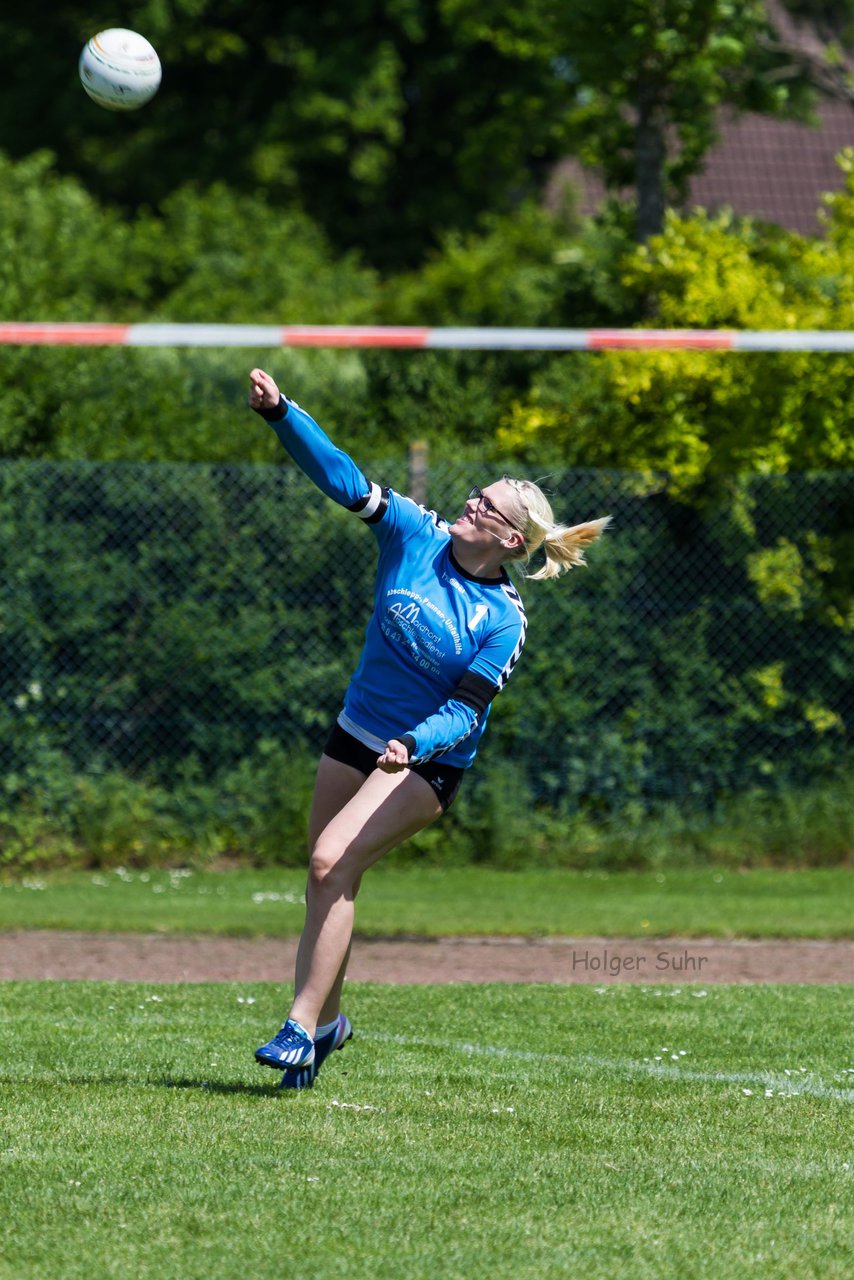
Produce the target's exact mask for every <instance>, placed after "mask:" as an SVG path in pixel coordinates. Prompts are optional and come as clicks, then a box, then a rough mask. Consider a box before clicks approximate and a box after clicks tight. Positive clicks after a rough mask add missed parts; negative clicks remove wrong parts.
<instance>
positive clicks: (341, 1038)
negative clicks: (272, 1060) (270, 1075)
mask: <svg viewBox="0 0 854 1280" xmlns="http://www.w3.org/2000/svg"><path fill="white" fill-rule="evenodd" d="M352 1038H353V1028H352V1027H351V1025H350V1019H349V1018H348V1017H346V1016H345V1015H344V1014H343V1013H339V1015H338V1025H337V1026H336V1027H335V1028H334V1029H333V1030H332V1031H330V1032H329V1033H328V1034H327V1035H325V1036H319V1037H318V1039H317V1040H315V1042H314V1058H313V1059H312V1061H311V1062H310V1063H309V1064H308V1066H307V1067H301V1068H300V1069H299V1070H298V1071H286V1072H285V1074H284V1075H283V1076H282V1079H281V1081H280V1082H279V1088H280V1089H311V1088H312V1087H313V1086H314V1082H315V1080H316V1079H317V1073H318V1071H319V1070H320V1068H321V1067H322V1066H323V1064H324V1062H325V1061H326V1059H327V1058H328V1057H329V1055H330V1053H332V1052H333V1050H335V1049H343V1048H344V1045H345V1044H346V1043H347V1041H348V1040H351V1039H352Z"/></svg>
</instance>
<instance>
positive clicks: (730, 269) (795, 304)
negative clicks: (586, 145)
mask: <svg viewBox="0 0 854 1280" xmlns="http://www.w3.org/2000/svg"><path fill="white" fill-rule="evenodd" d="M841 163H842V167H843V169H844V171H845V174H846V186H845V190H844V191H843V192H841V193H839V194H838V195H836V196H834V197H832V198H831V199H830V200H829V201H828V202H827V203H828V215H827V237H826V238H825V239H823V240H817V239H816V240H812V239H807V238H803V237H800V236H797V235H794V234H791V233H787V232H782V231H780V232H769V231H767V230H766V229H763V228H761V227H759V226H757V225H756V224H753V223H752V222H751V221H750V220H742V221H741V222H735V221H734V220H733V219H732V218H731V217H730V216H727V215H719V216H718V217H715V218H710V217H708V216H706V215H705V214H697V215H696V216H694V217H692V218H687V219H686V218H679V217H677V216H676V215H674V214H668V216H667V220H666V225H665V229H664V232H663V233H662V235H660V236H655V237H653V238H652V239H651V240H650V241H649V243H648V244H647V245H642V246H637V247H636V248H634V249H633V250H632V251H631V253H629V254H627V255H626V256H625V258H624V260H623V262H622V264H621V265H620V267H619V275H620V277H621V280H622V283H623V286H624V288H625V289H626V290H627V292H628V293H629V294H632V293H633V294H634V295H635V296H636V297H637V298H638V299H642V300H643V301H644V302H645V304H646V305H647V307H649V308H650V309H651V310H653V311H654V314H655V316H656V319H657V321H658V322H659V323H660V324H661V325H663V326H664V327H666V328H734V329H740V328H748V329H750V328H755V329H798V328H801V329H838V328H847V327H849V326H850V323H851V316H852V314H854V271H852V263H853V262H854V255H852V242H854V152H849V153H846V154H845V155H844V156H843V157H842V162H841ZM852 423H854V385H852V380H851V369H850V359H849V358H848V357H847V356H845V355H832V354H810V353H804V352H791V353H779V354H777V353H768V354H760V353H750V354H742V355H733V354H720V353H713V352H702V351H659V352H643V353H640V352H630V351H622V352H620V351H615V352H603V353H601V354H598V355H594V356H590V355H587V354H583V355H576V356H573V355H570V356H564V357H561V358H557V359H554V360H552V361H550V362H549V364H548V366H547V367H546V368H544V369H543V371H542V372H541V373H540V374H539V375H538V377H537V378H536V379H535V381H534V384H533V387H532V390H531V392H530V394H529V395H528V396H526V397H523V398H520V399H519V400H518V401H517V403H516V404H515V405H514V408H513V410H512V412H511V414H510V416H509V418H508V419H507V421H506V422H505V425H504V427H503V429H502V430H501V432H500V433H499V441H500V443H501V444H502V445H503V446H504V447H505V448H507V449H513V450H514V451H517V452H522V453H523V454H528V453H530V454H531V455H532V456H536V457H538V458H542V457H543V455H545V456H548V457H553V458H555V459H558V458H559V459H561V460H562V461H563V462H564V463H570V464H572V465H576V466H594V467H628V468H632V469H638V470H649V471H655V472H659V473H662V472H663V473H666V475H667V477H668V480H667V483H668V485H669V487H671V488H673V489H676V490H679V491H680V492H682V493H690V492H691V491H695V490H697V488H698V487H701V486H702V485H703V484H704V483H705V482H706V481H707V480H709V479H710V478H712V477H720V476H729V475H733V474H735V473H749V472H758V473H760V474H782V473H785V472H788V471H809V470H832V469H838V468H852V467H854V435H852V431H851V427H852Z"/></svg>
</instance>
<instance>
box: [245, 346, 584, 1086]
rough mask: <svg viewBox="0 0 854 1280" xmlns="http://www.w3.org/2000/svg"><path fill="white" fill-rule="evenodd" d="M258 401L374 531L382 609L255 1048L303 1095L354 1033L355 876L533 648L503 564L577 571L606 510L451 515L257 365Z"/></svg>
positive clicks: (483, 506) (443, 805)
mask: <svg viewBox="0 0 854 1280" xmlns="http://www.w3.org/2000/svg"><path fill="white" fill-rule="evenodd" d="M249 405H250V407H251V408H252V409H254V410H256V412H258V413H260V414H261V416H262V417H264V418H265V419H266V420H267V421H268V422H269V424H270V426H271V427H272V428H273V430H274V431H275V433H276V435H277V436H278V438H279V440H280V441H281V443H282V444H283V445H284V447H285V449H287V451H288V453H289V454H290V455H291V457H292V458H293V460H294V461H295V462H296V463H297V465H298V466H300V467H301V468H302V470H303V471H304V472H305V473H306V475H308V476H309V477H310V479H311V480H313V481H314V483H315V484H316V485H317V487H318V488H319V489H320V490H321V492H322V493H324V494H326V496H327V497H329V498H332V499H333V501H335V502H337V503H339V504H340V505H341V506H343V507H346V508H347V510H349V511H351V512H352V513H353V515H354V516H355V517H356V518H357V519H360V520H362V521H363V522H364V523H365V524H367V525H368V526H369V528H370V529H371V531H372V532H373V534H374V536H375V538H376V540H377V544H378V551H379V558H378V564H377V575H376V584H375V592H374V611H373V613H372V615H371V618H370V621H369V623H368V627H367V632H366V636H365V644H364V647H363V649H362V654H361V657H360V659H359V664H358V666H357V668H356V671H355V674H354V675H353V678H352V680H351V681H350V685H349V687H348V689H347V692H346V695H345V697H344V704H343V708H342V710H341V713H340V715H339V716H338V720H337V723H336V724H335V725H334V726H333V729H332V732H331V733H330V736H329V740H328V742H327V744H326V747H325V749H324V752H323V755H322V756H321V758H320V764H319V767H318V772H317V780H316V784H315V791H314V798H313V802H312V808H311V816H310V819H309V852H310V860H309V872H308V885H307V889H306V919H305V927H304V929H303V933H302V937H301V939H300V944H299V951H298V955H297V962H296V975H295V983H294V999H293V1003H292V1005H291V1007H290V1010H289V1012H288V1016H287V1018H286V1020H285V1023H284V1025H283V1026H282V1028H281V1030H280V1031H278V1032H277V1033H276V1035H275V1036H274V1037H273V1038H272V1040H270V1041H269V1042H268V1043H267V1044H265V1045H262V1046H261V1047H260V1048H259V1049H258V1050H257V1051H256V1054H255V1057H256V1059H257V1060H258V1062H260V1063H262V1064H264V1065H266V1066H270V1067H275V1068H277V1069H279V1070H283V1071H284V1076H283V1079H282V1086H283V1087H284V1088H288V1089H298V1088H310V1087H311V1086H312V1085H313V1083H314V1080H315V1077H316V1074H317V1071H318V1068H319V1066H320V1064H321V1063H322V1061H323V1060H324V1059H325V1058H326V1057H327V1056H328V1054H329V1053H330V1052H331V1051H332V1050H333V1049H339V1048H341V1047H342V1046H343V1044H344V1043H345V1041H346V1040H348V1039H349V1038H350V1036H351V1034H352V1031H351V1027H350V1023H349V1021H348V1019H347V1018H346V1017H345V1015H344V1014H342V1013H341V1010H340V999H341V988H342V985H343V982H344V975H345V972H346V968H347V961H348V958H349V954H350V941H351V936H352V932H353V919H354V902H355V898H356V894H357V892H358V889H359V885H360V882H361V879H362V875H363V874H364V872H365V871H367V869H368V868H369V867H370V866H372V865H373V864H374V863H375V862H377V861H378V860H379V859H380V858H381V857H382V856H383V855H384V854H386V853H388V852H389V850H391V849H393V848H395V846H396V845H399V844H400V843H401V842H402V841H404V840H407V839H409V838H410V837H411V836H414V835H415V834H416V832H418V831H421V830H422V829H423V828H424V827H426V826H427V825H428V824H429V823H431V822H434V821H435V820H436V819H437V818H438V817H440V816H441V814H442V813H444V812H445V810H447V808H448V807H449V806H450V804H451V803H452V802H453V800H454V797H455V796H456V794H457V792H458V790H459V787H460V784H461V782H462V779H463V777H464V775H465V771H466V769H468V768H469V766H470V765H471V764H472V762H473V761H474V759H475V756H476V754H477V749H478V745H479V743H480V740H481V738H482V736H483V732H484V730H485V728H486V724H487V720H488V718H489V708H490V704H491V702H492V700H493V698H494V697H495V696H496V694H498V693H500V691H501V690H502V689H503V688H504V686H505V684H506V683H507V681H508V680H509V678H510V675H511V674H512V672H513V670H514V668H515V666H516V663H517V662H518V660H519V656H520V654H521V652H522V646H523V644H524V642H525V632H526V627H527V624H526V619H525V610H524V608H523V606H522V601H521V599H520V596H519V593H518V591H517V590H516V588H515V587H514V586H513V584H512V582H511V581H510V578H509V576H508V574H507V570H506V567H505V566H506V565H507V564H510V563H514V562H519V563H520V565H522V566H524V568H525V569H526V570H527V568H528V567H529V565H530V562H531V560H532V558H533V557H534V556H535V555H536V554H538V553H539V554H541V555H542V556H543V564H542V566H541V567H540V568H539V569H537V570H536V571H534V572H526V575H525V576H527V577H529V578H534V579H539V580H541V579H544V578H555V577H557V576H558V575H559V574H561V573H563V572H564V571H565V570H567V569H570V568H572V567H573V566H574V565H579V564H582V563H583V561H584V551H585V549H586V548H587V547H588V546H589V545H590V543H592V542H593V541H595V539H596V538H598V537H599V535H600V533H601V532H602V530H603V529H604V528H605V526H606V525H607V524H608V522H609V518H608V517H606V518H604V519H599V520H591V521H589V522H588V523H585V524H578V525H573V526H569V527H568V526H565V525H560V524H556V523H555V521H554V517H553V515H552V511H551V507H550V506H549V503H548V501H547V499H546V497H545V495H544V494H543V492H542V490H541V489H539V488H538V487H537V486H536V485H535V484H531V483H530V482H528V481H526V480H513V479H510V478H507V477H505V478H504V479H502V480H496V481H494V482H493V483H491V484H489V485H487V486H486V488H484V489H480V488H477V487H475V488H474V489H472V491H471V493H470V495H469V498H468V501H467V502H466V503H465V506H464V508H463V510H462V512H461V513H460V514H459V515H458V516H457V518H456V520H454V522H453V523H451V524H449V523H448V522H446V521H444V520H441V519H439V517H438V516H437V515H436V514H435V512H432V511H427V510H425V509H424V508H423V507H421V506H419V505H418V504H417V503H415V502H413V501H412V500H411V499H410V498H406V497H402V496H401V495H400V494H397V493H395V492H394V491H393V490H391V489H386V488H383V487H381V486H380V485H378V484H375V483H372V482H370V481H369V480H367V479H366V478H365V476H364V475H363V474H362V472H361V471H360V470H359V468H358V467H357V466H356V465H355V463H354V462H353V461H352V460H351V459H350V458H349V457H348V456H347V455H346V454H345V453H343V452H342V451H341V450H340V449H337V448H336V447H335V446H334V445H333V444H332V442H331V441H330V439H329V438H328V436H327V435H326V434H325V433H324V432H323V431H322V430H321V428H320V427H319V426H318V425H317V423H316V422H315V421H314V420H313V419H312V418H311V417H309V415H308V414H307V413H305V411H304V410H302V409H301V408H300V407H299V405H297V404H295V403H294V402H293V401H292V400H288V399H286V398H285V397H284V396H283V395H281V393H280V391H279V388H278V386H277V385H276V383H275V382H274V380H273V379H272V378H271V377H270V375H269V374H267V373H265V372H264V371H263V370H261V369H254V370H253V371H252V373H251V374H250V390H249Z"/></svg>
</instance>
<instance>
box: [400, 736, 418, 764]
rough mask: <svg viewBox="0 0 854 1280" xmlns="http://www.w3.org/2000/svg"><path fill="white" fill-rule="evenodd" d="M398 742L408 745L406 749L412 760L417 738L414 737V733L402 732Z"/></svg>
mask: <svg viewBox="0 0 854 1280" xmlns="http://www.w3.org/2000/svg"><path fill="white" fill-rule="evenodd" d="M398 742H402V743H403V745H404V746H405V747H406V750H407V751H408V752H409V759H410V760H411V759H412V757H413V756H414V755H415V739H414V738H413V736H412V734H411V733H402V734H401V735H400V737H399V738H398Z"/></svg>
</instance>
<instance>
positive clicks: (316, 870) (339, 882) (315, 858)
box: [308, 837, 362, 897]
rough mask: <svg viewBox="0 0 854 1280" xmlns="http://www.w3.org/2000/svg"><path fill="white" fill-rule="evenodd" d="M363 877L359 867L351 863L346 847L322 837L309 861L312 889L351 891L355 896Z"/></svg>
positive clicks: (338, 891)
mask: <svg viewBox="0 0 854 1280" xmlns="http://www.w3.org/2000/svg"><path fill="white" fill-rule="evenodd" d="M361 878H362V877H361V872H360V871H359V870H358V868H355V867H351V866H350V865H349V861H348V859H347V851H346V849H342V848H341V847H340V846H339V845H337V844H336V842H334V841H330V840H324V839H323V838H322V837H321V839H320V840H318V842H317V844H315V846H314V848H313V849H312V851H311V857H310V858H309V863H308V883H309V888H310V889H312V890H314V891H315V892H316V891H320V892H327V893H328V892H334V893H335V894H340V893H350V894H351V895H352V896H353V897H355V895H356V892H357V890H358V887H359V881H360V880H361Z"/></svg>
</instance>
